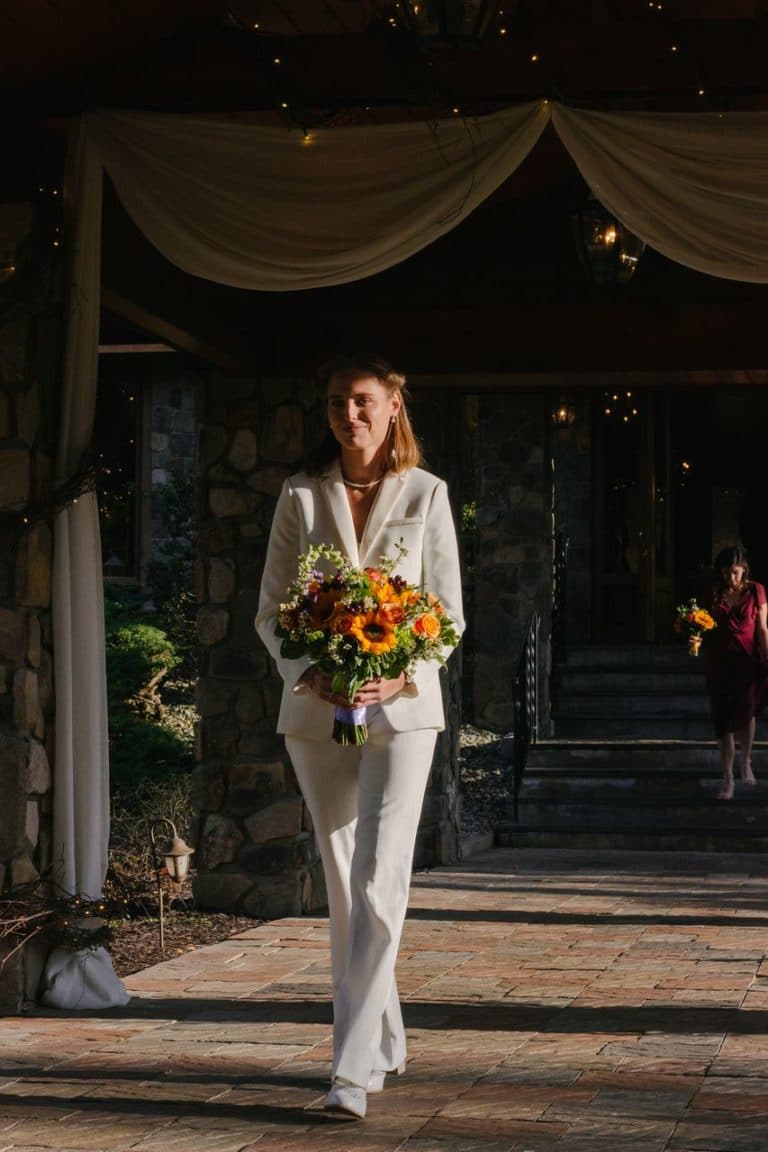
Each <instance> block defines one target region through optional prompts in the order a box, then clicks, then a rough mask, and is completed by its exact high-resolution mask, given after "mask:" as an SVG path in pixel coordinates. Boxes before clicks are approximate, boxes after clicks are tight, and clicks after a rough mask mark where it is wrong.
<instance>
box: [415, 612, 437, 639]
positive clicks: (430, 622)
mask: <svg viewBox="0 0 768 1152" xmlns="http://www.w3.org/2000/svg"><path fill="white" fill-rule="evenodd" d="M413 630H414V632H415V633H416V634H417V635H418V636H426V637H427V639H428V640H437V638H438V636H439V635H440V621H439V620H438V618H437V616H434V615H433V614H432V613H431V612H426V613H425V614H424V615H423V616H418V617H417V618H416V619H415V620H414V622H413Z"/></svg>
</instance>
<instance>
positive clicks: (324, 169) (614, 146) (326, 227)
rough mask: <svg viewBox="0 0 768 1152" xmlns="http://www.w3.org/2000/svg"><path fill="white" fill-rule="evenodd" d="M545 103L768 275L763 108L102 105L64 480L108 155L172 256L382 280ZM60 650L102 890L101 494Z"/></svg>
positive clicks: (86, 880) (70, 846)
mask: <svg viewBox="0 0 768 1152" xmlns="http://www.w3.org/2000/svg"><path fill="white" fill-rule="evenodd" d="M550 118H551V119H552V121H553V124H554V127H555V129H556V131H557V132H558V133H559V135H560V138H561V139H562V141H563V143H564V145H565V147H566V148H567V149H568V151H569V152H570V153H571V155H572V156H573V158H574V160H575V161H576V163H577V164H578V166H579V168H580V170H581V172H582V174H583V176H584V178H585V180H586V182H587V183H588V184H589V186H590V187H591V188H592V190H593V191H594V193H595V194H596V195H597V197H598V199H600V200H601V201H602V202H603V203H604V204H605V205H606V207H608V208H609V209H610V210H611V211H613V212H614V213H615V214H616V216H618V217H619V219H621V220H622V221H623V222H624V224H625V225H626V226H627V227H629V228H630V229H631V230H632V231H634V232H636V233H637V235H639V236H640V237H641V238H642V239H643V240H645V241H646V242H647V243H648V244H650V245H651V246H652V247H654V248H657V249H658V250H659V251H660V252H663V253H665V254H666V255H668V256H670V257H671V258H672V259H674V260H678V261H679V262H681V263H683V264H687V265H689V266H690V267H692V268H696V269H699V270H701V271H703V272H709V273H711V274H713V275H717V276H724V277H731V278H734V279H739V280H752V281H759V282H768V175H767V174H768V113H761V112H756V113H742V114H733V113H729V114H727V115H723V116H719V115H712V114H705V115H691V116H683V115H653V116H647V115H635V114H632V113H605V112H601V113H598V112H585V111H577V110H574V109H568V108H564V107H562V106H560V105H553V104H548V103H547V102H543V103H542V102H537V103H535V104H528V105H524V106H521V107H519V108H515V109H511V110H509V111H504V112H500V113H497V114H495V115H492V116H487V117H482V118H476V119H467V120H462V119H460V118H454V119H452V120H450V121H445V122H435V123H408V124H399V125H394V126H393V125H385V126H371V127H366V128H327V129H317V130H313V131H312V132H311V133H310V134H309V138H308V139H307V140H306V141H305V140H304V136H303V134H302V133H301V132H288V131H280V130H278V129H275V128H264V127H261V126H257V125H243V124H232V123H230V122H226V121H214V120H210V119H199V118H186V117H180V116H167V115H149V114H146V115H145V114H140V115H139V114H130V113H98V114H95V115H93V116H90V117H88V118H87V120H86V121H85V123H84V124H83V125H81V126H80V131H79V136H78V139H77V140H76V141H75V142H74V143H73V146H72V149H71V155H72V165H71V172H70V181H69V189H70V192H71V194H72V196H73V197H74V202H75V205H76V210H77V211H76V221H77V223H76V230H75V231H76V234H75V237H74V247H75V260H74V267H73V277H72V285H71V309H70V316H69V328H68V343H67V353H66V365H65V372H64V381H63V400H62V416H61V441H60V446H59V459H58V476H59V479H63V478H66V477H69V476H71V475H72V473H73V471H75V470H76V468H77V466H78V464H79V463H80V460H81V457H82V455H83V453H84V452H85V451H86V450H87V449H88V448H89V445H90V438H91V429H92V424H93V413H94V405H95V391H96V364H97V346H98V343H97V342H98V326H99V269H100V243H101V239H100V227H101V225H100V221H101V187H102V162H103V166H104V167H105V168H106V170H107V171H108V172H109V174H110V176H111V178H112V180H113V181H114V184H115V187H116V189H117V192H118V195H119V196H120V198H121V200H122V202H123V204H124V205H125V207H126V209H127V211H128V213H129V214H130V215H131V217H132V218H133V220H134V221H135V223H136V224H137V225H138V227H139V228H140V229H141V230H142V231H143V232H144V233H145V234H146V236H147V237H148V238H149V240H150V241H151V242H152V243H153V244H154V245H155V246H156V247H157V248H158V249H159V250H160V251H161V252H162V253H163V254H164V255H165V256H166V257H167V258H168V259H169V260H171V261H172V262H173V263H174V264H177V265H178V266H179V267H180V268H182V269H184V270H185V271H187V272H190V273H192V274H193V275H196V276H201V277H205V278H208V279H211V280H216V281H219V282H222V283H225V284H230V285H234V286H238V287H244V288H250V289H258V290H261V291H293V290H298V289H306V288H314V287H322V286H324V285H331V284H339V283H343V282H346V281H352V280H357V279H360V278H362V277H364V276H370V275H372V274H374V273H376V272H379V271H382V270H383V269H385V268H388V267H390V266H391V265H393V264H396V263H398V262H399V261H402V260H404V259H406V258H407V257H408V256H411V255H413V254H414V253H415V252H417V251H419V250H420V249H421V248H424V247H425V246H426V245H428V244H430V243H431V242H432V241H433V240H435V239H437V238H438V237H439V236H442V235H443V234H444V233H446V232H448V231H449V230H450V229H452V228H454V227H456V225H457V224H459V223H460V222H461V221H462V220H463V219H465V218H466V216H468V215H469V213H470V212H472V210H473V209H474V208H476V207H477V206H478V204H480V203H481V202H482V201H483V200H484V199H485V198H486V197H487V196H488V195H490V193H491V192H493V191H494V190H495V189H496V188H497V187H498V186H499V185H500V184H501V183H502V182H503V181H504V180H505V179H506V178H507V177H508V176H510V175H511V174H512V172H514V170H515V169H516V168H517V166H518V165H519V164H520V163H522V161H523V160H524V158H525V156H526V155H527V154H528V152H529V151H530V149H531V148H532V147H533V145H534V144H535V143H536V141H537V140H538V138H539V136H540V135H541V133H542V131H543V130H544V128H545V127H546V125H547V124H548V122H549V120H550ZM487 258H488V260H492V259H493V258H494V253H493V252H489V253H488V254H487ZM54 647H55V654H54V658H55V673H56V761H55V798H54V841H55V848H54V859H55V863H56V867H57V870H58V872H57V880H58V882H59V883H60V884H61V886H62V887H63V888H65V889H66V890H67V891H73V892H74V891H77V892H81V893H83V894H85V895H88V896H91V897H95V896H98V895H99V894H100V892H101V886H102V883H103V879H104V874H105V869H106V860H107V842H108V801H109V783H108V766H107V722H106V691H105V687H106V679H105V656H104V623H103V598H102V584H101V556H100V543H99V529H98V515H97V506H96V500H95V498H94V497H93V495H88V496H84V497H83V498H81V500H80V501H79V502H78V503H77V504H75V505H72V506H71V507H69V508H68V509H67V510H66V511H64V512H62V513H61V514H60V515H59V516H58V518H57V522H56V544H55V557H54ZM119 995H120V992H119V989H116V990H115V1002H116V1003H117V1002H119Z"/></svg>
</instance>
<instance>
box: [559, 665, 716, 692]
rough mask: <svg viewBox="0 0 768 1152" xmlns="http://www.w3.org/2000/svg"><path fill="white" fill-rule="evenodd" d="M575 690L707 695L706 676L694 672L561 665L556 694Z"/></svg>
mask: <svg viewBox="0 0 768 1152" xmlns="http://www.w3.org/2000/svg"><path fill="white" fill-rule="evenodd" d="M573 693H576V694H578V693H597V694H599V695H601V696H620V695H627V696H635V695H637V694H642V695H644V696H652V695H654V694H655V693H663V694H664V695H667V694H669V693H673V694H675V695H689V694H691V695H697V696H704V698H706V687H705V684H704V677H703V675H702V674H701V672H700V671H699V670H698V669H697V670H695V671H694V672H687V671H685V670H678V669H668V670H663V671H656V670H646V671H637V670H635V671H631V672H630V671H626V670H624V669H619V668H616V669H605V668H603V669H589V670H587V671H585V670H584V669H581V668H561V669H560V670H559V671H558V672H557V674H556V675H555V678H554V680H553V696H554V698H555V699H556V700H557V699H559V698H560V697H563V698H567V697H568V696H570V695H571V694H573Z"/></svg>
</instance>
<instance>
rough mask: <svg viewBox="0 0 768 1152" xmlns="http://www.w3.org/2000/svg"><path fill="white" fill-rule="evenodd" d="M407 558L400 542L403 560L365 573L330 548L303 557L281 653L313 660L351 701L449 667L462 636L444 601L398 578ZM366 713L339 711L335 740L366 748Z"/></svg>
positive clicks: (282, 621)
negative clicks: (426, 664) (374, 685)
mask: <svg viewBox="0 0 768 1152" xmlns="http://www.w3.org/2000/svg"><path fill="white" fill-rule="evenodd" d="M405 555H407V552H406V549H405V548H404V547H403V545H402V543H401V544H399V545H398V554H397V556H395V557H387V556H382V557H381V559H380V560H379V563H378V565H377V566H376V567H375V568H362V569H361V568H355V567H353V565H352V564H350V562H349V561H348V560H347V559H346V558H345V557H344V556H342V554H341V553H340V552H338V551H337V550H336V549H335V548H332V547H330V546H329V545H326V544H319V545H316V546H314V547H312V548H310V549H309V550H308V551H307V552H306V553H304V555H303V556H300V557H299V566H298V574H297V576H296V579H295V580H293V581H292V583H291V584H290V586H289V588H288V596H289V600H288V601H287V603H285V604H281V605H280V611H279V612H278V617H277V625H276V628H275V633H276V635H277V636H279V637H281V638H282V644H281V646H280V652H281V655H282V656H284V657H285V658H286V659H289V660H290V659H297V658H298V657H300V656H308V657H309V658H310V660H311V661H312V663H313V664H315V665H317V667H318V668H320V669H321V670H322V671H323V672H327V673H328V674H329V675H330V676H331V677H332V681H331V685H332V689H333V691H334V692H338V693H340V694H342V695H344V696H346V697H347V699H348V700H352V699H353V698H354V696H355V693H356V692H357V690H358V688H360V686H361V685H362V684H365V683H366V681H368V680H374V679H376V678H377V677H382V678H384V679H388V680H393V679H395V678H396V677H398V676H399V675H400V674H401V673H405V675H406V676H411V675H412V674H413V671H414V669H415V665H416V663H417V662H418V661H419V660H437V661H438V663H440V664H444V663H445V659H446V653H447V650H449V649H450V648H452V647H454V646H455V645H456V644H458V642H459V636H458V633H457V631H456V628H455V625H454V624H453V621H451V620H450V619H449V618H448V616H447V615H446V612H445V609H444V607H443V605H442V604H441V603H440V601H439V600H438V599H437V597H435V596H433V595H431V594H430V593H429V592H427V591H425V590H424V589H422V588H417V587H415V585H413V584H409V583H408V582H407V581H406V580H403V579H402V578H401V577H400V576H395V575H393V573H394V569H395V568H396V567H397V565H398V563H399V562H400V560H401V559H402V557H404V556H405ZM320 564H323V566H324V567H325V568H326V569H330V571H325V572H324V571H323V570H322V569H321V568H320V567H319V565H320ZM365 712H366V709H365V708H354V707H349V708H341V707H339V706H337V708H336V715H335V718H334V725H333V739H334V740H335V741H336V742H337V743H338V744H345V745H346V744H357V745H360V744H365V742H366V740H367V739H368V729H367V726H366V715H365Z"/></svg>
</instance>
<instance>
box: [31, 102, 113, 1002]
mask: <svg viewBox="0 0 768 1152" xmlns="http://www.w3.org/2000/svg"><path fill="white" fill-rule="evenodd" d="M101 185H102V173H101V165H100V162H99V161H98V160H97V158H96V156H95V154H94V149H93V145H92V144H91V143H90V142H89V141H88V140H87V138H86V134H85V131H84V128H83V126H82V125H81V127H80V131H79V132H78V134H77V136H76V138H75V139H73V141H72V143H71V146H70V153H69V157H68V168H67V175H66V181H65V189H64V191H65V198H66V201H67V205H68V207H69V208H70V217H71V218H72V219H74V220H75V221H76V222H75V235H74V237H73V249H74V251H73V260H72V265H71V268H72V275H71V282H70V291H69V316H68V324H67V351H66V359H65V364H64V374H63V382H62V398H61V417H60V431H59V446H58V459H57V464H56V473H57V478H58V480H59V481H61V480H63V479H64V478H66V477H69V476H71V475H72V474H73V473H75V472H76V471H77V470H78V467H79V465H80V463H81V461H82V458H83V456H84V454H85V453H87V452H88V451H89V449H90V444H91V431H92V427H93V415H94V409H95V404H96V361H97V348H98V333H99V291H100V239H101ZM75 207H76V209H77V211H76V214H75V213H74V212H73V211H72V209H73V208H75ZM53 655H54V671H55V684H56V749H55V760H54V763H55V783H54V794H53V866H54V877H55V880H56V883H57V885H58V887H59V888H60V889H61V890H62V891H63V892H65V893H68V894H70V895H75V894H78V895H82V896H84V897H85V898H86V899H88V900H95V899H97V898H98V897H99V896H100V895H101V890H102V885H103V883H104V876H105V874H106V868H107V848H108V839H109V764H108V749H107V700H106V675H105V656H104V608H103V586H102V576H101V543H100V536H99V516H98V507H97V502H96V497H95V494H94V493H93V492H89V493H86V494H84V495H83V496H81V497H80V499H79V500H78V501H77V502H76V503H74V504H71V505H70V506H69V507H68V508H65V509H64V511H62V512H60V513H59V515H58V516H57V518H56V524H55V534H54V559H53ZM45 986H46V991H45V993H44V996H43V999H44V1001H45V1003H48V1004H50V1005H52V1006H54V1007H58V1008H67V1009H78V1008H90V1007H94V1006H97V1005H98V1006H99V1007H112V1006H118V1005H123V1004H125V1003H127V1001H128V1000H129V999H130V997H129V995H128V993H127V992H126V989H125V987H124V985H123V983H122V981H121V980H119V979H118V978H117V976H116V975H115V971H114V968H113V967H112V960H111V958H110V956H109V954H108V952H107V951H106V950H105V949H104V948H98V949H96V950H95V951H93V952H91V951H90V950H84V951H81V952H79V953H75V952H66V951H62V950H58V951H54V952H53V953H52V954H51V956H50V957H49V958H48V962H47V964H46V971H45Z"/></svg>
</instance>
